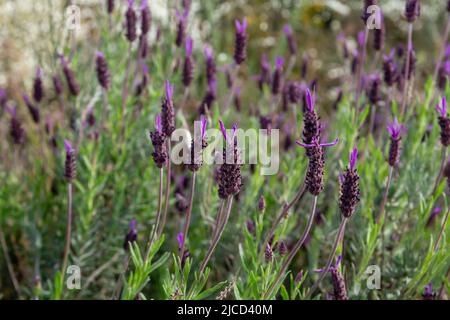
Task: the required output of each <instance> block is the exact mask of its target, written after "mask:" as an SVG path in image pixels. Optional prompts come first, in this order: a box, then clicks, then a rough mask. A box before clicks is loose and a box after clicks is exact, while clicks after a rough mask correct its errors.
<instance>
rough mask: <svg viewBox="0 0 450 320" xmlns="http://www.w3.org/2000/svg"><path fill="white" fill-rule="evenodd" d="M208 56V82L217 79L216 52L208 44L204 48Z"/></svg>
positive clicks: (206, 56)
mask: <svg viewBox="0 0 450 320" xmlns="http://www.w3.org/2000/svg"><path fill="white" fill-rule="evenodd" d="M204 54H205V58H206V79H207V80H208V83H209V82H210V81H212V80H215V79H216V62H215V61H214V52H213V49H212V48H211V47H210V46H206V47H205V49H204Z"/></svg>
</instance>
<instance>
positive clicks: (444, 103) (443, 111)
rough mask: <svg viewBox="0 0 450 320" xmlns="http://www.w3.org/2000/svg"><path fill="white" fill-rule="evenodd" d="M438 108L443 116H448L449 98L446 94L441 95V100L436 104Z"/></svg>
mask: <svg viewBox="0 0 450 320" xmlns="http://www.w3.org/2000/svg"><path fill="white" fill-rule="evenodd" d="M436 110H437V111H438V112H439V113H440V116H441V117H442V118H446V117H447V99H446V98H445V97H444V96H442V97H441V102H440V103H438V104H437V105H436Z"/></svg>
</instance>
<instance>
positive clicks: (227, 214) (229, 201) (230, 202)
mask: <svg viewBox="0 0 450 320" xmlns="http://www.w3.org/2000/svg"><path fill="white" fill-rule="evenodd" d="M232 205H233V196H229V197H228V199H227V208H226V210H225V218H224V219H223V223H222V225H221V226H220V227H219V230H218V232H217V235H216V237H215V239H214V240H213V242H212V243H211V246H210V247H209V249H208V252H207V253H206V256H205V258H204V259H203V262H202V263H201V265H200V272H199V275H200V274H203V271H205V268H206V265H207V264H208V262H209V259H211V256H212V253H213V252H214V249H215V248H216V246H217V244H218V243H219V240H220V237H221V236H222V233H223V230H224V229H225V226H226V224H227V222H228V218H229V217H230V212H231V206H232Z"/></svg>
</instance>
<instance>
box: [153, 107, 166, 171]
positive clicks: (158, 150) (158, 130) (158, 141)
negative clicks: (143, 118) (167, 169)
mask: <svg viewBox="0 0 450 320" xmlns="http://www.w3.org/2000/svg"><path fill="white" fill-rule="evenodd" d="M150 139H151V141H152V144H153V152H152V157H153V161H154V162H155V164H156V166H157V167H158V168H162V167H163V166H165V165H166V163H167V159H168V155H167V147H166V144H165V142H166V136H165V134H164V132H163V125H162V121H161V115H159V114H158V115H156V117H155V131H153V132H150Z"/></svg>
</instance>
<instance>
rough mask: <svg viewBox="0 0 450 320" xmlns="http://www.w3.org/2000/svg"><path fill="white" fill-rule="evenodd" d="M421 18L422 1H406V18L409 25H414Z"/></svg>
mask: <svg viewBox="0 0 450 320" xmlns="http://www.w3.org/2000/svg"><path fill="white" fill-rule="evenodd" d="M419 16H420V1H419V0H406V4H405V18H406V21H408V22H409V23H413V22H414V21H416V19H417V18H418V17H419Z"/></svg>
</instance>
